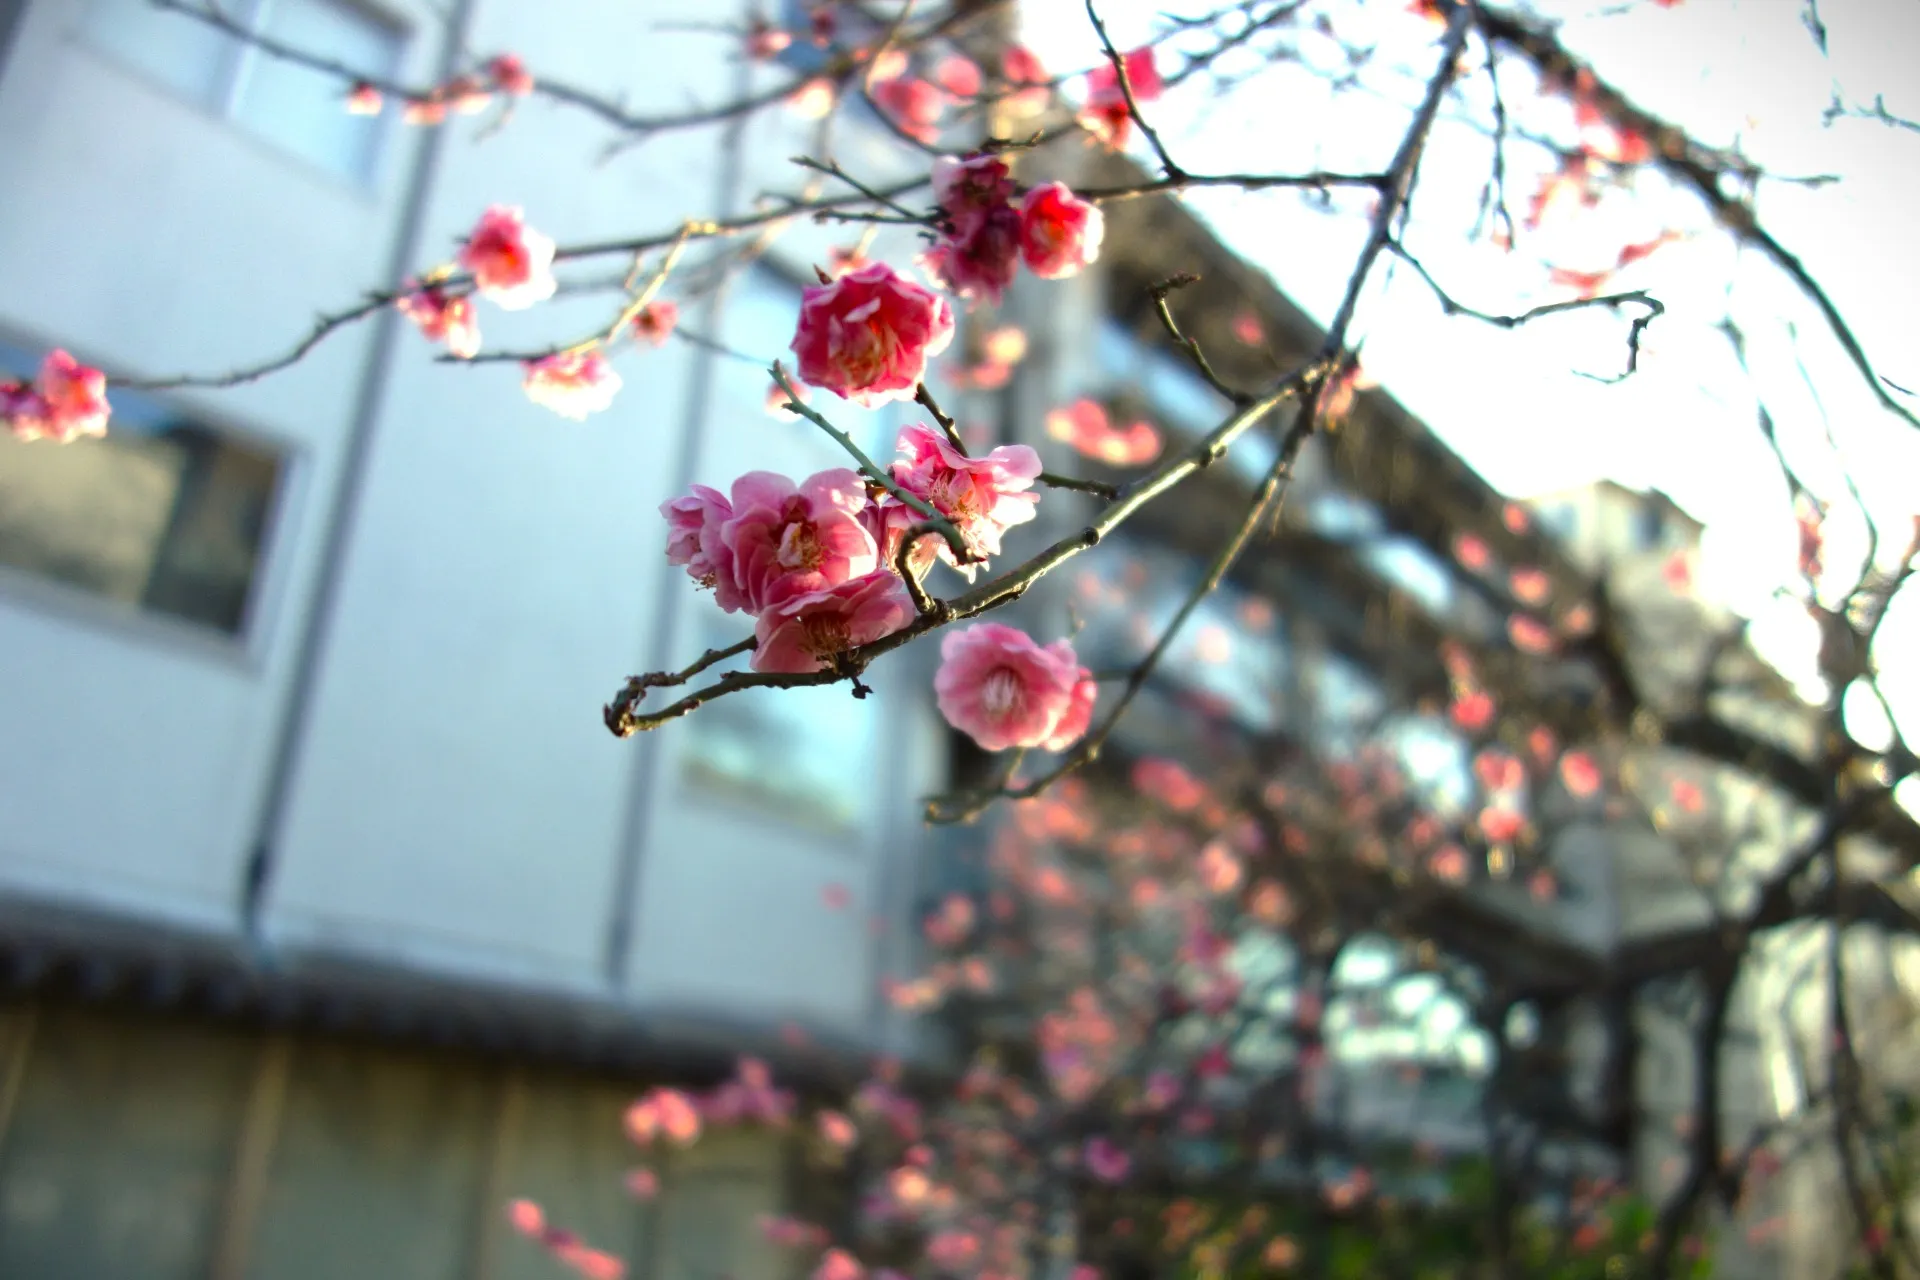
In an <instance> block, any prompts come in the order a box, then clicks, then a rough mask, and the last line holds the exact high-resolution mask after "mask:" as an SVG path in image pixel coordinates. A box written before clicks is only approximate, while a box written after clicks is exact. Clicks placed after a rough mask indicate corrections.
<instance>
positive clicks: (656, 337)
mask: <svg viewBox="0 0 1920 1280" xmlns="http://www.w3.org/2000/svg"><path fill="white" fill-rule="evenodd" d="M679 323H680V304H679V303H677V302H674V301H673V300H672V299H669V298H661V299H658V300H656V301H654V302H649V303H648V304H647V305H646V306H644V307H642V308H640V310H639V311H637V312H636V313H634V317H633V336H634V337H635V338H636V339H638V340H639V341H641V342H645V343H649V344H651V345H653V346H656V347H663V346H665V345H666V343H667V339H668V338H669V337H671V336H672V335H673V327H674V326H675V325H677V324H679Z"/></svg>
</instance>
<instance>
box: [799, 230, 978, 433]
mask: <svg viewBox="0 0 1920 1280" xmlns="http://www.w3.org/2000/svg"><path fill="white" fill-rule="evenodd" d="M952 341H953V310H952V308H951V307H950V306H948V304H947V300H946V299H945V298H942V297H941V296H940V295H939V294H937V293H935V292H933V291H932V290H931V289H927V288H924V287H922V286H920V285H917V284H914V283H913V282H912V281H910V280H908V279H906V278H905V277H903V276H901V275H900V274H899V273H898V272H896V271H895V270H894V269H893V268H892V267H890V266H888V265H887V264H886V263H884V262H875V263H872V264H870V265H868V266H865V267H861V268H859V269H858V270H856V271H849V272H848V273H847V274H845V275H843V276H841V277H840V278H839V279H837V280H834V281H833V282H832V283H830V284H823V285H816V286H814V287H812V288H809V289H808V290H807V291H806V292H805V294H803V295H802V298H801V303H800V323H799V326H798V328H797V330H796V331H795V333H794V338H793V348H792V349H793V353H794V355H795V357H796V358H797V360H798V363H799V370H800V377H801V378H802V379H803V380H804V381H806V382H808V383H811V384H812V385H814V386H816V387H820V388H822V389H824V390H827V391H831V392H833V393H834V394H835V395H837V396H840V397H841V398H842V399H846V400H851V401H853V402H854V403H855V404H857V405H860V406H861V407H862V408H868V409H870V408H873V407H874V406H876V405H880V404H885V403H887V402H888V401H892V400H910V399H912V398H913V393H914V388H915V387H917V386H918V385H919V384H920V382H921V380H922V379H923V378H925V377H926V372H927V361H928V360H929V359H930V358H931V357H933V356H937V355H939V354H940V353H941V352H942V351H945V350H946V349H947V345H948V344H949V343H951V342H952Z"/></svg>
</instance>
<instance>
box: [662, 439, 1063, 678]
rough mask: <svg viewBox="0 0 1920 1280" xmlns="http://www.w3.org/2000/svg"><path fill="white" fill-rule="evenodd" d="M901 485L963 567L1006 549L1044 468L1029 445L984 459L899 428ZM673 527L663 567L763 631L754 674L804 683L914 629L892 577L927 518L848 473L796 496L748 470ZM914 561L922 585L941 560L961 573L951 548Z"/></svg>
mask: <svg viewBox="0 0 1920 1280" xmlns="http://www.w3.org/2000/svg"><path fill="white" fill-rule="evenodd" d="M897 448H898V451H899V453H900V456H901V459H902V460H901V461H899V462H896V463H895V464H894V465H893V468H892V477H893V480H894V482H895V484H896V485H898V486H899V488H900V489H901V490H902V491H904V492H906V493H910V494H912V495H913V496H915V497H917V498H919V499H920V500H922V501H923V502H925V503H927V504H928V505H929V506H931V507H932V508H933V509H934V510H936V511H938V512H939V513H940V514H941V515H942V516H943V517H945V518H946V519H947V520H949V521H951V522H952V523H953V525H954V527H955V528H956V529H957V530H959V532H960V535H961V538H962V540H963V541H964V543H965V545H966V547H967V550H968V553H969V557H970V558H971V557H980V558H985V557H986V556H990V555H993V554H995V553H997V552H998V551H999V549H1000V538H1001V535H1002V534H1003V533H1004V532H1005V530H1006V529H1007V528H1008V527H1009V526H1011V525H1014V524H1018V523H1022V522H1024V521H1027V520H1031V519H1032V518H1033V512H1034V505H1035V502H1036V499H1035V497H1034V495H1033V494H1031V493H1028V492H1026V490H1027V489H1028V488H1029V487H1030V486H1031V485H1032V484H1033V481H1034V478H1035V477H1036V476H1037V475H1039V472H1040V459H1039V456H1038V455H1037V454H1035V453H1034V452H1033V450H1032V449H1029V448H1027V447H1026V446H1024V445H1007V446H1002V447H1001V448H998V449H995V450H993V451H992V452H990V453H988V454H986V455H984V456H982V457H978V458H971V457H967V456H966V455H964V454H961V453H960V452H959V451H958V450H956V449H954V448H953V447H952V446H951V445H950V444H948V443H947V441H946V440H945V439H944V438H943V437H942V436H941V435H940V433H939V432H937V431H935V430H934V429H933V428H931V427H925V426H919V425H909V426H906V427H902V428H901V430H900V434H899V437H898V440H897ZM660 512H661V515H662V516H663V517H665V519H666V521H667V525H668V538H667V559H668V562H669V563H672V564H677V565H683V566H685V567H686V570H687V574H688V576H690V577H691V578H693V579H694V581H695V582H697V583H699V584H700V585H702V586H704V587H709V588H711V589H712V591H713V593H714V602H715V603H716V604H718V605H719V606H720V608H722V609H724V610H726V611H727V612H729V613H747V614H751V615H752V616H753V617H754V618H755V619H756V625H755V629H754V637H755V640H756V642H757V644H756V648H755V650H754V657H753V667H754V669H755V670H756V671H764V672H789V673H808V672H814V671H819V670H822V669H824V668H826V667H828V666H831V665H832V664H833V662H834V661H835V659H837V658H838V657H839V656H840V655H841V654H843V653H846V652H847V651H849V650H851V649H855V648H858V647H859V646H861V645H864V644H870V643H872V642H873V641H875V640H878V639H881V638H882V637H884V636H888V635H891V634H893V633H894V632H895V631H898V630H900V628H902V627H904V626H906V625H907V623H908V622H909V621H911V620H912V617H913V612H914V610H913V603H912V600H911V599H910V597H909V595H908V592H907V587H906V584H905V582H904V581H903V580H902V579H901V578H900V576H899V572H898V567H899V562H900V559H901V556H900V552H901V549H902V545H903V543H904V542H905V540H906V537H907V535H908V534H909V532H910V531H911V530H912V529H913V528H914V527H915V526H916V525H918V524H920V523H921V522H922V521H923V519H924V517H923V516H922V514H921V513H920V512H918V511H916V510H914V509H913V508H912V507H911V506H909V505H907V504H906V503H905V502H903V501H901V500H900V499H899V498H898V497H896V496H894V495H893V494H891V493H888V492H886V491H885V490H884V489H881V488H880V487H879V486H869V485H868V484H867V483H866V482H865V481H864V480H863V479H862V478H861V476H860V475H859V474H858V473H857V472H854V471H851V470H849V469H847V468H844V467H843V468H835V469H832V470H828V471H822V472H819V473H817V474H815V475H812V476H809V477H807V479H805V480H803V481H801V482H800V483H798V484H796V483H795V482H794V481H792V480H791V479H789V478H787V477H786V476H782V475H778V474H776V473H774V472H770V471H750V472H748V473H747V474H746V475H743V476H741V477H740V478H739V479H737V480H735V481H734V482H733V486H732V490H731V492H730V493H727V494H723V493H721V492H720V491H719V490H717V489H713V488H710V487H708V486H706V485H695V486H693V488H692V489H691V490H690V491H689V492H688V493H686V494H685V495H683V496H681V497H678V498H674V499H672V500H670V501H668V502H666V503H663V504H662V505H661V508H660ZM934 542H935V538H934V536H933V535H930V534H923V535H922V537H921V541H920V542H919V543H916V544H915V546H914V548H912V549H910V550H909V551H908V553H907V560H908V562H909V565H910V566H917V567H916V568H914V569H913V571H914V572H916V573H918V572H920V571H923V570H924V569H925V568H926V567H929V566H930V564H931V561H932V559H933V557H934V556H935V555H936V554H941V555H944V556H945V557H947V558H948V561H949V563H953V564H955V566H956V567H958V568H961V569H962V570H963V571H966V570H971V569H972V568H973V567H974V563H973V562H972V561H971V559H970V561H969V563H966V564H964V565H963V564H960V563H959V562H958V558H957V557H954V555H953V552H952V549H951V548H950V547H947V545H946V544H945V542H944V541H941V542H939V544H938V545H939V546H940V547H941V548H942V550H941V551H940V552H935V551H933V550H932V549H931V547H930V546H929V549H928V550H927V551H926V552H925V553H924V554H922V553H921V552H920V547H921V546H922V545H929V544H932V543H934Z"/></svg>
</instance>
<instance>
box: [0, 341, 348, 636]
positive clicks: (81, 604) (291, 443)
mask: <svg viewBox="0 0 1920 1280" xmlns="http://www.w3.org/2000/svg"><path fill="white" fill-rule="evenodd" d="M0 347H13V348H16V349H19V350H22V351H25V352H27V353H28V354H29V355H30V356H31V355H36V354H44V353H45V352H47V351H50V350H52V349H53V348H54V347H63V348H64V349H65V350H67V351H70V352H72V353H73V354H74V356H75V358H76V359H78V360H80V361H81V362H82V363H85V364H97V363H98V362H97V361H95V360H94V359H93V358H92V357H91V356H89V354H88V352H87V351H86V350H85V349H84V348H83V347H82V346H81V344H76V343H61V342H49V341H45V340H42V339H39V338H36V337H32V336H28V335H24V334H22V333H20V332H19V331H18V330H15V329H12V328H8V327H0ZM0 376H5V377H12V376H15V375H13V374H11V373H8V372H7V369H6V367H5V366H0ZM117 394H119V395H133V396H141V397H145V398H146V399H148V400H151V401H153V402H155V403H157V404H161V405H165V406H167V407H169V408H173V409H177V410H178V411H179V413H180V414H181V416H182V417H185V418H187V419H189V420H191V421H192V422H193V424H194V425H196V426H199V427H202V428H204V429H206V430H207V431H208V432H210V433H212V434H214V435H216V436H218V437H221V438H223V439H232V440H234V441H236V442H238V443H241V444H246V445H250V446H253V447H256V448H258V449H260V450H262V451H263V452H269V453H272V454H273V455H274V456H275V458H277V459H278V462H279V468H278V472H277V475H276V477H275V482H274V486H273V493H272V495H271V496H270V497H269V499H268V501H267V507H266V514H265V518H264V519H263V520H262V522H261V527H260V540H259V543H258V545H257V547H256V549H255V553H254V573H253V577H252V578H251V580H250V581H249V583H248V586H247V601H246V607H245V608H244V609H243V610H242V612H241V617H240V625H239V626H238V628H236V629H235V630H233V631H230V632H228V631H222V630H220V629H218V628H216V627H213V626H210V625H208V624H206V623H202V622H196V621H194V620H193V619H191V618H185V617H182V616H180V615H178V614H172V613H164V612H161V611H159V610H156V609H149V608H145V607H143V606H142V605H140V604H138V603H136V602H132V601H125V600H116V599H114V598H113V597H111V596H106V595H102V594H100V593H99V592H97V591H92V590H89V589H88V588H86V587H83V586H80V585H78V584H75V583H71V582H64V581H61V580H60V579H58V578H50V577H47V576H45V575H43V574H39V573H35V572H33V571H32V570H30V569H24V568H20V567H19V566H16V565H10V564H0V610H5V611H10V612H11V611H17V612H21V613H33V614H39V615H41V616H45V617H53V618H58V619H59V620H60V621H62V622H64V623H67V624H69V625H78V626H82V627H85V628H87V629H88V630H90V631H95V632H100V633H103V634H107V635H112V636H116V637H117V638H120V639H125V640H132V641H136V642H138V643H141V644H147V645H157V646H162V647H164V648H166V649H168V650H170V651H173V652H176V653H182V654H186V655H188V656H192V657H197V658H202V659H212V660H215V661H219V662H224V663H227V664H231V665H236V666H239V667H241V668H242V669H244V670H246V671H249V672H254V673H258V672H260V671H262V670H264V669H265V666H266V661H267V649H268V643H269V638H270V636H271V634H272V632H273V629H274V627H275V626H276V625H277V622H278V619H279V616H280V611H281V608H282V607H283V603H284V598H285V594H286V590H287V578H288V575H289V573H290V572H291V571H292V563H291V561H292V555H291V553H290V551H289V548H290V547H291V545H292V536H293V530H294V528H295V526H296V525H297V523H298V520H299V516H300V512H301V510H302V508H303V506H304V504H305V501H306V498H307V493H308V489H309V485H310V483H311V478H312V469H313V456H312V449H311V447H310V446H309V445H308V444H307V443H306V442H304V441H301V440H298V439H296V438H294V437H293V436H290V435H287V434H285V433H283V432H279V431H272V430H268V429H265V428H260V427H255V426H252V425H250V424H246V423H242V422H239V421H237V420H235V419H234V418H233V417H231V416H230V415H229V414H226V413H222V412H217V411H209V410H207V409H206V408H204V407H203V406H202V405H201V404H200V403H199V402H197V401H196V400H194V399H193V398H190V397H182V396H178V395H176V394H170V393H159V392H152V391H129V390H122V391H120V392H118V393H117ZM115 395H116V392H115V389H114V385H113V383H112V382H111V381H109V382H108V384H107V398H108V400H109V401H112V400H113V399H114V398H115ZM113 433H114V427H113V424H112V422H111V420H109V422H108V425H107V437H106V439H108V440H111V439H112V437H113ZM126 434H141V433H134V432H129V433H126ZM100 443H103V442H102V441H89V440H79V441H75V442H73V443H72V444H69V445H59V444H54V443H53V442H51V441H38V442H35V446H34V447H48V448H56V449H62V448H85V447H88V446H89V445H98V444H100Z"/></svg>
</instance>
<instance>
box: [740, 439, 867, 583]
mask: <svg viewBox="0 0 1920 1280" xmlns="http://www.w3.org/2000/svg"><path fill="white" fill-rule="evenodd" d="M732 505H733V515H732V516H731V517H730V518H729V519H728V520H727V522H726V524H725V526H724V527H723V528H722V529H721V531H720V537H721V541H722V542H723V543H724V544H725V545H726V548H727V550H728V552H730V553H731V561H732V566H733V575H734V581H735V583H736V584H737V585H738V588H739V592H740V597H741V599H742V600H743V601H744V607H745V608H746V609H747V611H748V612H750V613H760V612H762V611H764V610H766V609H768V608H771V607H772V606H774V605H776V604H779V603H780V602H781V601H783V600H788V599H791V598H792V597H794V596H800V595H806V594H808V593H810V592H816V591H825V590H827V589H829V588H831V587H836V586H838V585H840V584H841V583H843V582H845V581H847V580H848V579H849V578H858V577H862V576H864V575H866V574H869V573H872V572H873V571H874V570H875V569H876V568H878V567H879V564H878V555H879V553H878V549H877V548H876V546H875V544H874V540H873V535H872V534H870V533H869V532H867V528H866V526H865V525H864V524H863V523H862V522H861V519H860V513H861V512H862V511H863V510H864V509H865V508H866V507H867V506H868V502H867V492H866V486H865V484H864V483H863V482H862V481H861V479H860V476H859V475H858V473H856V472H853V471H849V470H846V469H844V468H841V469H837V470H832V471H822V472H820V473H819V474H818V475H814V476H810V477H808V478H807V479H806V480H805V481H804V482H802V483H801V484H799V485H796V484H794V482H793V481H791V480H789V479H788V478H787V477H785V476H783V475H779V474H777V473H775V472H772V471H749V472H748V473H747V474H746V475H743V476H741V477H740V478H739V479H738V480H735V481H734V482H733V504H732ZM726 603H727V602H726V601H723V602H722V607H723V608H724V607H725V606H726Z"/></svg>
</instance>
